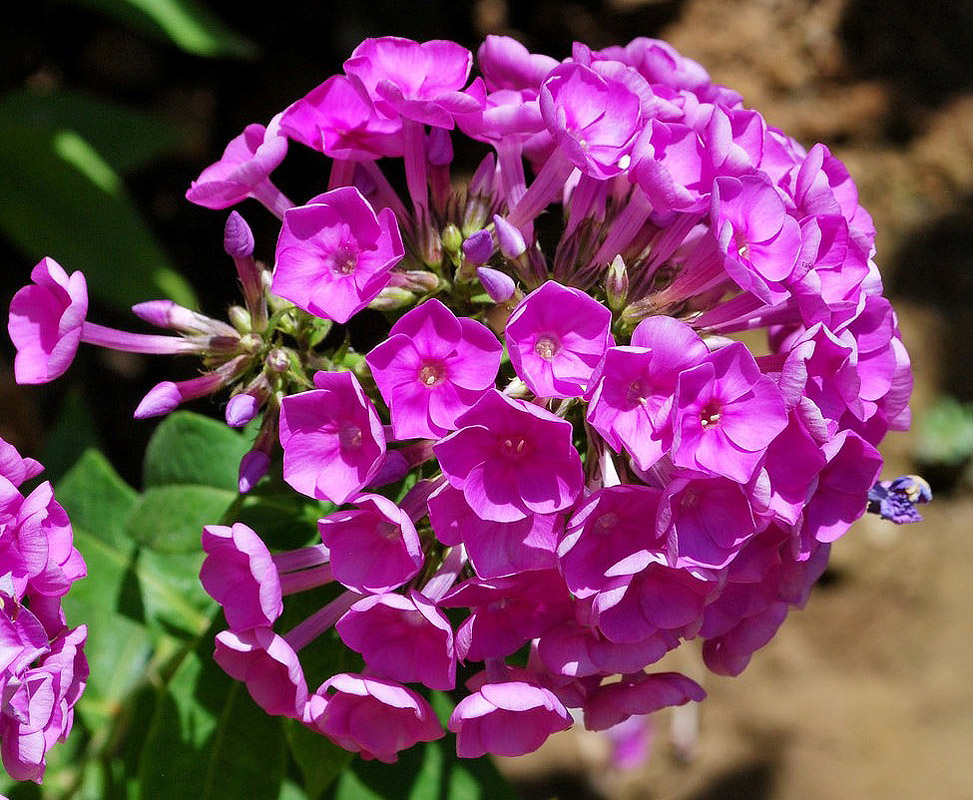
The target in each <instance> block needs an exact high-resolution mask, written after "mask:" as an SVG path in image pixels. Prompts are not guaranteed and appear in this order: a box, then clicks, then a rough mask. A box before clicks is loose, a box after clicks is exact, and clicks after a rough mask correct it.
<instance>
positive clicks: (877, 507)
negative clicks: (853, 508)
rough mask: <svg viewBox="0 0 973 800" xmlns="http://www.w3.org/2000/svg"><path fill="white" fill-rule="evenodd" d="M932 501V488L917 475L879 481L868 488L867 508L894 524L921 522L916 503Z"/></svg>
mask: <svg viewBox="0 0 973 800" xmlns="http://www.w3.org/2000/svg"><path fill="white" fill-rule="evenodd" d="M931 501H932V488H931V487H930V486H929V484H928V483H927V482H926V481H925V480H924V479H923V478H920V477H919V476H918V475H903V476H902V477H900V478H896V479H895V480H893V481H879V482H878V483H876V484H875V485H874V486H873V487H872V488H871V489H869V490H868V510H869V511H870V512H871V513H873V514H878V515H879V516H881V517H882V519H887V520H891V521H892V522H894V523H895V524H896V525H902V524H903V523H906V522H922V515H920V514H919V510H918V509H917V508H916V506H917V505H921V504H922V503H929V502H931Z"/></svg>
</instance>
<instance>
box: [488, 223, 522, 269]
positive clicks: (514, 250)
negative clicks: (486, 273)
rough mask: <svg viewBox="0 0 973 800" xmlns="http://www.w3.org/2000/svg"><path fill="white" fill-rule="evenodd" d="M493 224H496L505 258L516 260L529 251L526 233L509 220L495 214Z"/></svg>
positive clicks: (501, 250) (499, 242) (498, 239)
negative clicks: (525, 239) (525, 238)
mask: <svg viewBox="0 0 973 800" xmlns="http://www.w3.org/2000/svg"><path fill="white" fill-rule="evenodd" d="M493 224H494V225H495V226H496V230H497V243H498V244H499V246H500V252H501V253H502V254H503V257H504V258H506V259H508V260H510V261H514V260H515V259H517V258H520V256H522V255H523V254H524V253H525V252H527V243H526V242H525V241H524V235H523V234H522V233H521V232H520V231H519V230H518V229H517V228H515V227H514V226H513V225H511V224H510V223H509V222H507V220H506V219H505V218H504V217H501V216H500V215H499V214H494V215H493Z"/></svg>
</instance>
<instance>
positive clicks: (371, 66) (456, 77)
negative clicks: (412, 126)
mask: <svg viewBox="0 0 973 800" xmlns="http://www.w3.org/2000/svg"><path fill="white" fill-rule="evenodd" d="M472 65H473V54H472V53H471V52H470V51H469V50H467V49H466V48H465V47H462V46H461V45H458V44H456V43H455V42H449V41H444V40H433V41H430V42H421V43H420V42H414V41H412V40H411V39H403V38H401V37H398V36H382V37H380V38H377V39H366V40H365V41H364V42H362V43H361V44H360V45H358V47H356V48H355V50H354V52H353V53H352V54H351V58H349V59H348V60H347V61H345V63H344V69H345V74H346V75H347V76H348V77H349V78H351V79H352V80H353V81H355V82H356V83H357V85H358V86H359V87H360V90H361V91H362V93H363V94H364V95H365V96H367V97H368V98H369V99H371V101H372V102H373V103H374V104H375V107H376V108H377V109H378V111H379V112H380V113H382V114H384V115H385V116H387V117H390V118H394V117H397V116H399V115H401V116H403V117H406V118H407V119H410V120H415V121H416V122H421V123H424V124H426V125H433V126H435V127H438V128H452V127H453V124H454V123H453V114H455V113H468V112H470V111H475V110H476V109H477V108H479V106H480V102H479V101H477V100H476V99H474V97H472V96H471V95H469V94H466V93H465V92H462V91H460V90H461V89H462V88H463V87H464V86H465V85H466V80H467V78H468V77H469V75H470V68H471V67H472Z"/></svg>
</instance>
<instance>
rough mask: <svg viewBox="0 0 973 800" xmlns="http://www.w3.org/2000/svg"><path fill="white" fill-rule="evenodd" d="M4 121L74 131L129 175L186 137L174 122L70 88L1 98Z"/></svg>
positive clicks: (52, 130)
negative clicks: (9, 120) (16, 121)
mask: <svg viewBox="0 0 973 800" xmlns="http://www.w3.org/2000/svg"><path fill="white" fill-rule="evenodd" d="M0 118H4V119H17V120H20V121H21V122H22V123H23V124H25V125H30V126H32V127H33V128H35V129H36V130H39V131H40V130H43V131H47V132H49V133H50V134H55V133H57V132H58V131H74V133H75V134H77V135H78V136H80V137H81V139H83V140H84V141H86V142H87V143H88V144H89V145H90V146H91V148H93V149H94V150H95V152H97V153H100V154H101V156H103V157H104V160H105V161H106V162H107V163H108V164H110V165H111V166H112V167H113V168H114V169H115V170H118V171H119V172H123V173H124V172H128V171H129V170H132V169H135V168H137V167H140V166H143V165H144V164H147V163H149V162H151V161H152V160H154V159H155V158H157V157H158V156H159V155H161V154H162V153H165V152H166V151H169V150H173V149H175V148H176V147H177V146H178V145H179V144H180V141H181V139H182V138H184V137H183V136H182V135H181V134H180V132H179V130H178V129H176V128H174V127H173V125H172V123H171V121H169V120H165V121H163V120H161V119H158V118H156V117H154V116H152V115H151V114H146V113H144V112H141V111H134V110H132V109H130V108H128V107H126V106H123V105H120V104H118V103H113V102H110V101H108V100H105V99H103V98H101V97H98V96H96V95H91V94H86V93H84V92H77V91H72V90H69V89H58V90H57V91H55V92H50V93H47V94H41V93H39V92H35V91H31V90H30V89H15V90H13V91H10V92H7V93H6V94H5V95H3V96H2V97H0Z"/></svg>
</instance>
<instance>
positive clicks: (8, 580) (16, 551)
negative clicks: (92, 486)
mask: <svg viewBox="0 0 973 800" xmlns="http://www.w3.org/2000/svg"><path fill="white" fill-rule="evenodd" d="M41 470H42V467H41V465H40V464H39V463H37V461H35V460H34V459H32V458H22V457H21V456H20V454H19V453H18V452H17V450H16V448H14V447H13V445H11V444H9V443H7V442H5V441H4V440H3V439H0V759H2V761H3V768H4V769H5V770H6V771H7V773H8V774H9V775H10V776H11V777H12V778H14V779H15V780H19V781H26V780H30V781H35V782H37V783H40V782H41V779H42V778H43V777H44V769H45V756H46V755H47V751H48V750H50V749H51V747H52V746H53V745H54V744H55V743H56V742H58V741H63V740H64V739H65V738H66V737H67V735H68V733H69V732H70V731H71V726H72V723H73V721H74V705H75V703H76V702H77V701H78V698H79V697H80V695H81V693H82V692H83V691H84V687H85V682H86V680H87V677H88V662H87V661H86V660H85V656H84V649H83V648H84V643H85V639H86V638H87V628H86V627H85V626H84V625H79V626H77V627H75V628H68V626H67V623H66V621H65V618H64V613H63V611H62V609H61V598H62V597H63V596H64V595H65V594H66V593H67V592H68V590H69V589H70V588H71V584H72V583H74V581H76V580H78V579H79V578H83V577H84V576H85V563H84V560H83V559H82V558H81V554H80V553H79V552H78V551H77V550H76V549H75V547H74V543H73V534H72V531H71V523H70V521H69V520H68V517H67V514H66V513H65V512H64V509H63V508H61V506H60V505H59V504H58V502H57V501H56V500H55V499H54V493H53V491H52V489H51V484H50V483H48V482H46V481H45V482H44V483H41V484H40V485H38V486H37V487H36V488H35V489H34V490H33V491H32V492H30V493H29V494H27V495H24V494H23V493H22V492H21V491H20V487H21V485H22V484H23V483H24V482H25V481H28V480H30V479H31V478H34V477H36V476H37V475H38V474H39V473H40V472H41Z"/></svg>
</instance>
